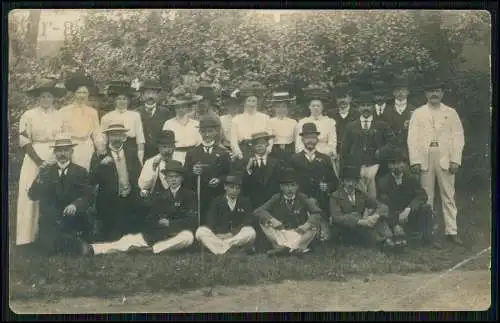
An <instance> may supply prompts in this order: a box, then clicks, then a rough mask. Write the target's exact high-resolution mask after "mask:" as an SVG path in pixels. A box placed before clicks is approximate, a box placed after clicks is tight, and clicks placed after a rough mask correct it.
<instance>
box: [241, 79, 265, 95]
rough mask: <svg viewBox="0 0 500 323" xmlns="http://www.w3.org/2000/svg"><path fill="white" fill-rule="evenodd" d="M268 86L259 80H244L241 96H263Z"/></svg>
mask: <svg viewBox="0 0 500 323" xmlns="http://www.w3.org/2000/svg"><path fill="white" fill-rule="evenodd" d="M265 90H266V88H265V87H264V86H263V85H262V84H261V83H260V82H257V81H250V82H243V84H242V85H241V88H240V92H239V96H240V97H244V98H246V97H249V96H257V97H258V96H261V95H262V94H263V93H264V91H265Z"/></svg>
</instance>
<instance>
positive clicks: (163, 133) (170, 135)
mask: <svg viewBox="0 0 500 323" xmlns="http://www.w3.org/2000/svg"><path fill="white" fill-rule="evenodd" d="M156 144H157V145H172V146H175V133H174V132H173V131H172V130H160V132H158V135H157V137H156Z"/></svg>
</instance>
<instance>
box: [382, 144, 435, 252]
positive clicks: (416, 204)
mask: <svg viewBox="0 0 500 323" xmlns="http://www.w3.org/2000/svg"><path fill="white" fill-rule="evenodd" d="M381 159H382V160H383V162H385V163H387V165H388V168H389V170H390V172H389V174H386V175H385V176H383V177H382V178H381V179H380V180H379V181H378V190H377V191H378V196H379V198H378V200H379V201H380V202H382V203H384V204H385V205H387V206H388V207H389V225H390V226H391V227H392V229H393V231H394V241H395V243H396V245H398V244H400V245H402V246H403V245H405V244H406V238H405V231H410V230H411V231H413V232H418V233H419V234H420V235H421V236H422V242H423V243H424V244H425V245H431V246H433V247H436V248H439V245H438V244H437V243H436V242H435V241H433V221H434V217H433V212H432V208H431V206H430V205H429V204H427V194H426V193H425V191H424V189H423V188H422V187H421V185H420V181H419V180H418V179H417V178H415V177H414V176H412V175H411V174H410V172H409V169H408V164H407V161H406V157H405V154H404V152H403V151H402V149H398V148H393V149H389V150H386V151H385V152H384V154H383V155H382V156H381ZM404 228H405V229H406V230H405V229H404Z"/></svg>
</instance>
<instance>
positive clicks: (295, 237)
mask: <svg viewBox="0 0 500 323" xmlns="http://www.w3.org/2000/svg"><path fill="white" fill-rule="evenodd" d="M260 226H261V228H262V232H264V235H265V236H266V237H267V239H268V240H269V241H270V242H271V244H272V245H273V247H274V248H278V247H287V248H290V249H292V250H295V249H306V248H307V247H308V246H309V244H310V243H311V242H312V241H313V240H314V238H315V237H316V233H317V231H315V230H309V231H306V232H305V233H304V234H300V233H298V232H296V231H295V230H285V229H282V230H276V229H274V228H272V227H268V226H265V225H262V224H261V225H260Z"/></svg>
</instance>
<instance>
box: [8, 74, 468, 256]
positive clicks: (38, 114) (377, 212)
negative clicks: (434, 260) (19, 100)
mask: <svg viewBox="0 0 500 323" xmlns="http://www.w3.org/2000/svg"><path fill="white" fill-rule="evenodd" d="M388 87H392V90H393V91H392V94H393V98H392V99H391V100H389V93H388V91H389V89H388ZM423 88H424V90H425V94H426V98H427V103H426V104H425V105H423V106H421V107H419V108H415V107H414V106H412V105H411V104H410V103H408V101H407V97H408V94H409V86H408V83H406V82H405V80H403V79H398V80H397V82H394V83H393V84H390V85H388V84H380V83H375V86H371V87H370V88H367V89H366V90H363V91H361V92H359V93H358V95H356V97H355V100H353V98H352V94H351V91H349V89H348V86H347V85H346V84H339V86H338V87H337V88H335V90H334V96H335V101H336V104H337V109H336V110H335V112H334V113H333V114H332V115H331V116H327V115H325V111H324V110H325V109H324V106H325V105H326V104H329V101H330V96H331V93H330V91H328V90H326V89H324V88H322V87H320V86H316V85H310V86H308V87H307V88H305V89H303V93H304V96H305V98H306V99H307V100H308V102H309V106H308V108H309V111H310V115H309V116H308V117H305V118H303V119H300V120H299V121H296V120H294V119H292V118H290V117H288V112H289V111H288V110H289V104H290V103H292V102H294V101H295V100H296V98H295V97H293V96H292V95H291V94H290V93H289V92H288V91H282V90H280V89H277V90H276V91H275V92H273V94H272V97H271V98H270V99H269V101H270V103H271V105H272V106H273V109H274V112H275V115H274V116H273V117H270V116H268V115H267V114H265V113H263V112H259V111H258V110H259V106H262V102H263V101H262V100H263V99H264V98H263V93H264V92H265V90H266V89H265V88H264V87H263V86H262V85H261V84H260V83H259V82H255V81H250V82H244V83H243V84H242V86H241V88H240V89H238V90H235V91H232V92H231V94H230V95H227V97H225V98H224V102H223V106H224V108H225V109H226V110H227V112H228V113H227V114H226V115H223V116H221V117H219V115H218V113H217V112H216V109H215V107H214V104H213V102H214V100H215V98H216V94H215V91H214V89H213V88H212V87H211V86H210V85H209V84H201V86H200V87H199V88H198V90H197V91H196V92H195V93H192V92H191V91H189V90H187V89H186V88H183V89H182V88H181V89H180V90H179V89H177V90H176V91H175V96H173V97H171V98H170V99H169V100H168V102H167V104H166V106H161V105H160V104H159V102H158V101H159V97H160V94H161V91H162V86H161V84H159V83H158V82H155V81H145V82H143V83H142V86H141V87H140V88H139V89H138V90H137V89H134V88H132V87H131V86H130V82H122V81H117V82H111V83H110V84H109V85H108V87H107V95H108V96H110V97H112V98H113V101H114V110H112V111H110V112H108V113H106V114H104V115H103V116H102V118H100V120H99V114H98V112H97V111H96V109H94V108H92V107H90V106H89V103H88V102H89V95H90V96H92V95H96V93H97V92H96V87H95V84H94V83H93V81H92V80H91V79H89V78H88V77H86V76H84V75H75V76H73V77H71V78H69V79H68V80H66V82H65V88H62V87H58V86H57V85H56V84H55V83H54V82H53V81H48V80H46V81H44V82H42V83H41V84H38V85H36V86H34V87H33V88H31V89H29V90H28V94H29V95H32V96H34V97H37V98H38V106H37V107H36V108H33V109H30V110H28V111H26V112H25V113H24V115H23V116H22V118H21V121H20V127H19V136H20V145H21V147H22V148H23V149H24V151H25V152H26V154H25V158H24V161H23V165H22V168H21V176H20V180H19V197H18V206H17V244H18V245H32V246H36V247H37V248H39V249H40V250H43V251H45V252H48V253H60V252H61V253H70V254H83V255H89V254H106V253H111V252H119V251H121V252H131V251H134V250H135V251H137V250H139V251H152V252H153V253H163V252H172V251H178V250H183V249H186V248H189V247H191V246H192V245H193V244H194V243H195V242H197V243H199V244H200V245H201V246H203V247H204V248H206V249H208V250H209V251H210V252H212V253H213V254H216V255H220V254H225V253H227V252H228V251H230V250H235V251H244V252H255V251H256V248H257V249H258V250H259V249H266V252H267V253H268V254H269V255H292V254H293V255H302V254H304V253H307V252H309V251H311V250H314V249H315V248H317V247H323V246H328V245H329V242H331V241H347V240H349V239H351V240H352V241H353V242H361V241H362V242H366V243H367V244H370V245H373V246H381V247H382V248H383V250H395V249H398V250H402V247H404V246H405V245H406V244H407V238H408V234H409V233H414V234H415V235H416V236H418V237H419V239H420V241H421V242H422V243H424V244H426V245H429V246H433V247H436V248H440V247H441V246H440V244H439V243H437V241H436V239H435V237H436V234H435V230H434V227H435V226H434V225H435V223H436V219H435V212H434V205H433V204H434V203H433V202H434V190H435V182H436V179H437V183H438V186H439V191H440V195H441V200H442V211H443V215H444V220H445V221H444V224H445V235H446V237H447V238H448V240H449V241H451V242H453V243H456V244H462V241H461V240H460V239H459V238H458V235H457V225H456V216H457V209H456V205H455V197H454V193H455V192H454V189H455V188H454V175H455V173H456V172H457V170H458V168H459V166H460V164H461V159H462V156H461V155H462V149H463V146H464V134H463V128H462V124H461V122H460V118H459V116H458V114H457V112H456V111H455V110H454V109H453V108H451V107H448V106H446V105H445V104H443V103H442V102H441V99H442V97H443V94H444V84H443V83H437V82H428V83H427V84H425V86H424V87H423ZM67 90H69V91H71V92H73V93H74V102H73V103H72V104H70V105H68V106H66V107H62V108H61V109H59V110H57V109H56V108H55V107H54V104H53V102H54V98H55V97H59V96H62V95H64V94H65V93H66V91H67ZM137 91H139V93H140V98H141V99H142V101H143V105H142V106H141V107H137V109H135V110H133V109H131V107H130V102H131V98H132V97H133V96H134V95H136V93H137ZM353 101H354V102H353ZM354 103H356V106H354ZM241 108H243V111H241Z"/></svg>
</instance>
